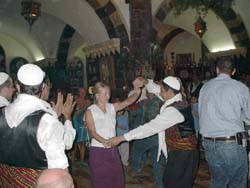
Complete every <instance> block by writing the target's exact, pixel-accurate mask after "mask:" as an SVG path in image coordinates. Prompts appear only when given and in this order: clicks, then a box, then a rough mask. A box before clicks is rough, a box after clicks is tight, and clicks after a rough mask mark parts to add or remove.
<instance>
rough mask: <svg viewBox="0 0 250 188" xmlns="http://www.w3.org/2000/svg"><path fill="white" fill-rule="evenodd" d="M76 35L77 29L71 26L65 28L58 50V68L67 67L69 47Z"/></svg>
mask: <svg viewBox="0 0 250 188" xmlns="http://www.w3.org/2000/svg"><path fill="white" fill-rule="evenodd" d="M74 33H75V29H74V28H73V27H71V26H70V25H66V26H65V27H64V29H63V32H62V35H61V37H60V40H59V45H58V49H57V63H56V66H57V67H63V68H64V67H66V63H67V62H66V61H67V56H68V51H69V46H70V42H71V39H72V37H73V35H74Z"/></svg>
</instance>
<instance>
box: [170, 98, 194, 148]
mask: <svg viewBox="0 0 250 188" xmlns="http://www.w3.org/2000/svg"><path fill="white" fill-rule="evenodd" d="M170 106H172V107H174V108H176V109H177V110H178V111H179V112H180V113H181V114H182V115H183V116H184V118H185V120H184V122H181V123H178V124H176V125H174V126H172V127H170V128H168V129H167V130H166V131H165V133H166V144H167V146H168V149H169V150H194V149H196V148H197V139H196V136H195V129H194V120H193V116H192V113H191V108H190V106H189V105H188V103H187V102H186V101H185V100H184V101H180V102H175V103H173V104H171V105H170ZM168 107H169V106H168Z"/></svg>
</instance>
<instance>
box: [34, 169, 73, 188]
mask: <svg viewBox="0 0 250 188" xmlns="http://www.w3.org/2000/svg"><path fill="white" fill-rule="evenodd" d="M36 188H74V184H73V179H72V177H71V175H70V174H69V173H68V172H67V170H63V169H47V170H44V171H43V172H42V173H41V175H40V176H39V178H38V180H37V185H36Z"/></svg>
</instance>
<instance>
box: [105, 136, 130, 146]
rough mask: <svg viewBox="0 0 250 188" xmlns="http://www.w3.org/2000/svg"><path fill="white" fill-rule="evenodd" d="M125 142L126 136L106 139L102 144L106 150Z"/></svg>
mask: <svg viewBox="0 0 250 188" xmlns="http://www.w3.org/2000/svg"><path fill="white" fill-rule="evenodd" d="M123 141H125V139H124V136H117V137H113V138H110V139H105V140H104V141H103V142H102V144H103V145H104V147H105V148H111V147H115V146H117V145H119V144H120V143H121V142H123Z"/></svg>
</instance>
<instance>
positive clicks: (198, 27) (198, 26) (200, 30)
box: [194, 16, 207, 38]
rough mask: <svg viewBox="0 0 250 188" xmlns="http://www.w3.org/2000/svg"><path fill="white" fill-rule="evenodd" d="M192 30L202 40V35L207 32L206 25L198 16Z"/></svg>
mask: <svg viewBox="0 0 250 188" xmlns="http://www.w3.org/2000/svg"><path fill="white" fill-rule="evenodd" d="M194 29H195V32H196V33H197V35H199V37H200V38H202V36H203V35H204V33H205V32H206V31H207V24H206V22H205V21H204V20H203V19H202V18H201V17H200V16H199V18H198V19H197V21H196V22H195V23H194Z"/></svg>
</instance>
